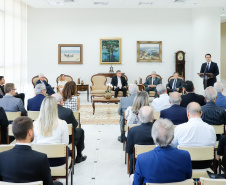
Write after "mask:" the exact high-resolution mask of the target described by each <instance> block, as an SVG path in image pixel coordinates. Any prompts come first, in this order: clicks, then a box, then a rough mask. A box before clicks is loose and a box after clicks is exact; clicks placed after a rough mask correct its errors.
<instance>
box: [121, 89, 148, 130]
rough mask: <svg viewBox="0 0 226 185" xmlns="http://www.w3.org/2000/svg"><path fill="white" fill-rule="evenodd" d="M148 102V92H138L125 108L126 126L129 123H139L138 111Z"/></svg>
mask: <svg viewBox="0 0 226 185" xmlns="http://www.w3.org/2000/svg"><path fill="white" fill-rule="evenodd" d="M148 104H149V96H148V93H147V92H145V91H141V92H138V93H137V95H136V97H135V99H134V101H133V105H132V106H129V107H128V108H127V109H126V113H125V117H126V120H127V128H128V127H129V125H131V124H141V122H140V120H139V117H138V113H139V111H140V109H141V107H143V106H147V105H148Z"/></svg>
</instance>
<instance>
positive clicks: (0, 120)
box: [0, 107, 9, 144]
mask: <svg viewBox="0 0 226 185" xmlns="http://www.w3.org/2000/svg"><path fill="white" fill-rule="evenodd" d="M8 125H9V122H8V119H7V116H6V114H5V111H4V109H3V108H2V107H0V127H1V142H0V143H1V144H7V127H8Z"/></svg>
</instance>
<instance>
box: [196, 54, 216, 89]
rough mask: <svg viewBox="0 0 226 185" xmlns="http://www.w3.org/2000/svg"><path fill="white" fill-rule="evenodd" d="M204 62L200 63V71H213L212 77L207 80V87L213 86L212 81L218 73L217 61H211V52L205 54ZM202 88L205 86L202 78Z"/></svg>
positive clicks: (214, 80)
mask: <svg viewBox="0 0 226 185" xmlns="http://www.w3.org/2000/svg"><path fill="white" fill-rule="evenodd" d="M205 58H206V62H205V63H203V64H202V67H201V70H200V73H213V78H210V79H208V80H207V87H209V86H213V85H214V83H215V82H216V81H217V78H216V77H217V75H219V69H218V66H217V63H215V62H213V61H211V54H206V55H205ZM203 84H204V89H205V88H206V87H205V80H204V79H203Z"/></svg>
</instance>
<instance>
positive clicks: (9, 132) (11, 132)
mask: <svg viewBox="0 0 226 185" xmlns="http://www.w3.org/2000/svg"><path fill="white" fill-rule="evenodd" d="M8 136H14V135H13V129H12V124H10V125H8Z"/></svg>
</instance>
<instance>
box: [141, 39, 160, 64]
mask: <svg viewBox="0 0 226 185" xmlns="http://www.w3.org/2000/svg"><path fill="white" fill-rule="evenodd" d="M137 62H162V41H137Z"/></svg>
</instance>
